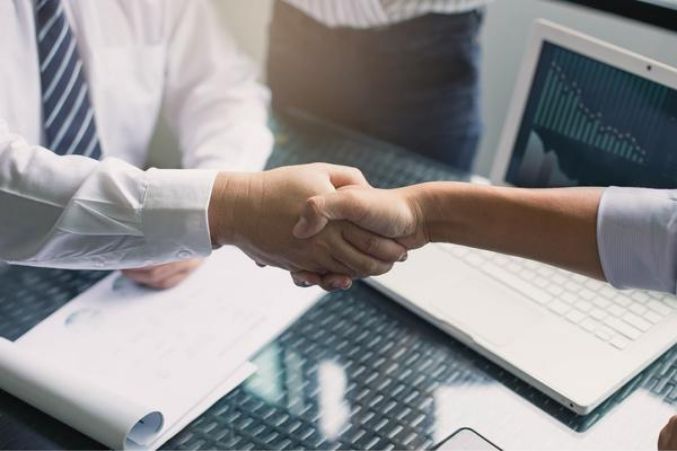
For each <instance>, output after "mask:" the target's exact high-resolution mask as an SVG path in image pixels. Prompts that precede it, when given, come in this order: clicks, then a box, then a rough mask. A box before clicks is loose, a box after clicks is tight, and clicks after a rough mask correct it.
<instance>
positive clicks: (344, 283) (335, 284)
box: [319, 274, 353, 292]
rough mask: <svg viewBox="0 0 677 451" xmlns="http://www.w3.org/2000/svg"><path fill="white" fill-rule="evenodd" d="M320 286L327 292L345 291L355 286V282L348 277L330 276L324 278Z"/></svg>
mask: <svg viewBox="0 0 677 451" xmlns="http://www.w3.org/2000/svg"><path fill="white" fill-rule="evenodd" d="M319 285H320V286H321V287H322V289H323V290H325V291H330V292H331V291H345V290H349V289H350V288H351V287H352V286H353V281H352V279H351V278H350V277H347V276H342V275H339V274H330V275H327V276H324V277H322V278H321V280H320V283H319Z"/></svg>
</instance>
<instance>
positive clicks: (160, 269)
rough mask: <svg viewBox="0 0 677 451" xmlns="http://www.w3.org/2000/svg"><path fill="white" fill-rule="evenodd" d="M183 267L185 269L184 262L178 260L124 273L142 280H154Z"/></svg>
mask: <svg viewBox="0 0 677 451" xmlns="http://www.w3.org/2000/svg"><path fill="white" fill-rule="evenodd" d="M181 269H183V268H182V264H181V263H179V262H176V263H166V264H164V265H156V266H147V267H145V268H135V269H130V270H124V271H122V273H123V274H124V275H129V276H130V277H135V278H139V279H142V280H153V279H161V278H164V277H167V276H168V275H171V274H173V273H175V272H177V271H180V270H181Z"/></svg>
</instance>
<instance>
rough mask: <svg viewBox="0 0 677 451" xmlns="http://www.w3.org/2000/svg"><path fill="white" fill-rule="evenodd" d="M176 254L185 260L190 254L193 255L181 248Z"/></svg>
mask: <svg viewBox="0 0 677 451" xmlns="http://www.w3.org/2000/svg"><path fill="white" fill-rule="evenodd" d="M176 256H177V257H179V258H180V259H182V260H185V259H187V258H190V257H192V256H193V253H192V252H190V251H187V250H185V249H184V250H182V251H179V253H178V254H176Z"/></svg>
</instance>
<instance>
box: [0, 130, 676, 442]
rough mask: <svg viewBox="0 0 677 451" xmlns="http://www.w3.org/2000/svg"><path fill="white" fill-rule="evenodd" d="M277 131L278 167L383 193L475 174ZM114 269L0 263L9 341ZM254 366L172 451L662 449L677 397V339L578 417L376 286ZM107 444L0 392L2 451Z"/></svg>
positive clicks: (329, 305)
mask: <svg viewBox="0 0 677 451" xmlns="http://www.w3.org/2000/svg"><path fill="white" fill-rule="evenodd" d="M274 128H275V131H276V137H277V145H276V150H275V152H274V154H273V156H272V157H271V160H270V165H271V166H278V165H282V164H296V163H303V162H310V161H329V162H333V163H341V164H350V165H353V166H357V167H360V168H361V169H362V170H363V171H364V172H365V174H366V175H367V177H368V178H369V179H370V180H371V181H372V182H373V183H374V184H375V185H377V186H382V187H392V186H401V185H405V184H410V183H414V182H420V181H425V180H441V179H459V178H462V176H461V174H458V173H454V172H453V171H450V170H449V169H448V168H446V167H444V166H442V165H439V164H436V163H433V162H431V161H427V160H424V159H421V158H420V157H415V156H413V155H411V154H409V153H407V152H405V151H403V150H401V149H398V148H395V147H392V146H389V145H387V144H384V143H381V142H378V141H374V140H371V139H368V138H365V137H362V136H359V135H355V134H352V133H349V132H346V131H342V130H340V129H335V128H332V127H328V126H326V125H324V124H320V123H317V122H314V121H312V120H309V119H302V118H298V117H296V118H294V117H284V118H282V117H279V118H278V120H277V121H276V122H275V124H274ZM104 275H105V273H101V272H77V271H61V270H44V269H34V268H20V267H4V268H0V335H1V336H4V337H7V338H10V339H16V338H17V337H19V336H21V334H23V333H24V332H25V331H26V330H28V329H30V328H31V327H32V326H33V325H34V324H36V323H37V322H39V321H40V320H41V319H42V318H44V317H46V316H47V315H49V314H50V313H51V312H53V311H54V310H56V309H58V308H59V307H60V306H61V305H63V304H64V303H66V302H68V300H69V299H71V298H73V297H74V296H75V295H77V294H78V293H80V292H81V291H83V290H85V289H86V288H87V287H89V286H91V285H92V284H94V283H95V282H96V281H98V280H100V279H101V278H102V277H103V276H104ZM450 295H453V294H450ZM255 363H256V364H257V365H258V367H259V371H258V373H257V374H256V375H255V376H253V377H252V378H250V379H249V380H248V381H246V382H245V383H244V384H243V385H242V386H240V387H239V388H238V389H236V390H235V391H234V392H232V393H230V394H229V395H227V396H226V397H224V398H223V399H221V400H220V401H218V402H217V403H216V404H215V405H214V406H213V407H212V408H210V409H209V410H208V411H207V412H206V413H205V414H204V415H203V416H201V417H200V418H198V419H197V420H195V421H194V422H193V423H192V424H191V425H189V426H188V427H187V428H186V429H184V430H183V431H181V432H180V433H179V434H177V435H176V436H175V437H174V438H173V439H172V440H171V441H170V442H168V443H167V444H166V447H167V448H172V449H213V448H220V449H222V448H236V449H254V448H256V449H290V448H291V449H298V448H322V449H328V448H375V449H385V448H398V449H400V448H416V449H419V448H429V447H431V446H433V445H434V444H435V443H438V442H439V441H441V440H442V439H444V438H445V437H446V436H447V435H449V434H451V433H452V432H454V431H455V430H457V429H459V428H461V427H472V428H474V429H476V430H477V431H478V432H480V433H481V434H482V435H484V436H486V437H488V438H489V439H491V440H493V441H494V442H495V443H497V444H498V445H499V446H501V447H506V448H515V447H519V448H532V449H546V448H562V447H566V448H574V447H581V448H597V449H599V448H608V449H612V448H618V447H621V446H622V447H624V448H633V447H636V448H640V447H641V448H652V447H655V441H656V437H657V433H658V431H659V429H660V427H661V426H662V424H663V423H664V422H665V421H666V420H667V418H668V416H669V414H670V413H672V412H674V411H675V403H676V402H677V347H675V348H673V349H672V350H671V351H669V352H668V353H666V354H665V355H664V356H663V357H661V359H659V360H658V361H657V362H656V363H655V364H654V365H652V366H651V367H650V368H649V369H648V370H646V371H645V372H644V373H642V374H641V375H640V376H638V377H637V378H635V379H634V380H633V381H632V382H630V383H629V384H628V385H627V386H626V387H624V388H623V389H622V390H620V391H619V392H618V393H617V394H616V395H615V396H614V397H612V398H611V399H609V400H608V401H607V402H605V403H604V404H603V405H602V406H601V407H600V408H598V409H597V410H595V411H594V412H593V413H591V414H590V415H587V416H583V417H581V416H576V415H574V414H572V413H571V412H569V411H568V410H566V409H564V408H562V407H561V406H559V405H558V404H556V403H554V402H553V401H551V400H550V399H549V398H547V397H546V396H544V395H542V394H541V393H539V392H538V391H536V390H535V389H533V388H531V387H530V386H529V385H527V384H525V383H523V382H521V381H520V380H518V379H517V378H515V377H514V376H512V375H511V374H509V373H507V372H505V371H503V370H501V369H500V368H498V367H496V366H495V365H493V364H492V363H490V362H489V361H487V360H486V359H484V358H482V357H480V356H479V355H477V354H476V353H475V352H473V351H471V350H469V349H468V348H466V347H465V346H463V345H462V344H460V343H458V342H457V341H455V340H454V339H452V338H450V337H448V336H446V335H445V334H443V333H441V332H440V331H438V330H436V329H434V328H431V327H430V326H429V325H427V323H425V322H424V321H422V320H420V319H418V318H417V317H415V316H414V315H412V314H411V313H409V312H408V311H406V310H404V309H403V308H401V307H399V306H397V305H395V304H394V303H393V302H391V301H389V300H388V299H387V298H385V297H384V296H382V295H381V294H379V293H377V292H376V291H374V290H372V289H371V288H369V287H367V286H366V285H363V284H356V286H355V287H354V288H353V289H352V290H351V291H349V292H346V293H338V294H331V295H327V296H325V297H324V298H323V299H322V300H320V301H319V302H318V303H317V304H316V305H315V306H314V307H313V308H312V309H311V310H310V311H308V312H307V313H306V314H305V315H304V316H303V317H301V318H300V319H299V320H298V321H297V322H296V323H294V324H293V325H292V326H291V327H290V328H289V329H288V330H287V331H285V332H284V333H283V334H282V335H281V336H280V337H279V338H278V339H277V340H275V341H274V342H273V343H271V344H270V345H269V346H267V347H266V348H265V349H263V350H262V351H261V352H260V353H259V354H258V355H257V357H256V359H255ZM581 377H584V375H581ZM99 447H100V445H98V444H96V443H94V442H92V441H91V440H90V439H88V438H87V437H84V436H83V435H81V434H79V433H78V432H76V431H74V430H72V429H70V428H68V427H67V426H64V425H62V424H61V423H59V422H58V421H56V420H53V419H51V418H49V417H47V416H46V415H44V414H42V413H41V412H39V411H37V410H35V409H33V408H31V407H30V406H27V405H26V404H24V403H23V402H21V401H19V400H17V399H15V398H13V397H11V396H9V395H7V394H5V393H2V392H0V448H1V449H7V448H14V449H16V448H24V449H25V448H31V449H39V448H99Z"/></svg>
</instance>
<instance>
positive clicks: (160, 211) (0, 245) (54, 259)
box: [0, 121, 214, 269]
mask: <svg viewBox="0 0 677 451" xmlns="http://www.w3.org/2000/svg"><path fill="white" fill-rule="evenodd" d="M213 179H214V173H213V172H212V171H171V170H170V171H167V170H149V171H141V170H139V169H137V168H135V167H133V166H131V165H129V164H127V163H124V162H122V161H120V160H115V159H112V158H111V159H107V160H104V161H101V162H99V161H95V160H92V159H89V158H85V157H82V156H58V155H56V154H54V153H53V152H51V151H49V150H47V149H44V148H40V147H38V146H31V145H29V144H28V143H27V142H26V141H25V140H23V139H22V138H21V137H20V136H17V135H14V134H11V133H10V132H9V131H8V130H7V129H6V127H3V126H2V123H1V121H0V208H1V209H2V211H3V214H2V220H0V260H6V261H11V262H14V263H19V264H23V265H32V266H50V267H62V268H85V269H111V268H121V267H132V266H142V265H146V264H148V263H149V262H152V263H161V262H165V261H171V260H176V259H180V258H187V257H196V256H204V255H207V254H209V252H210V250H211V245H210V242H209V235H208V227H207V217H206V208H207V203H208V201H209V195H210V193H211V184H212V181H213Z"/></svg>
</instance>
